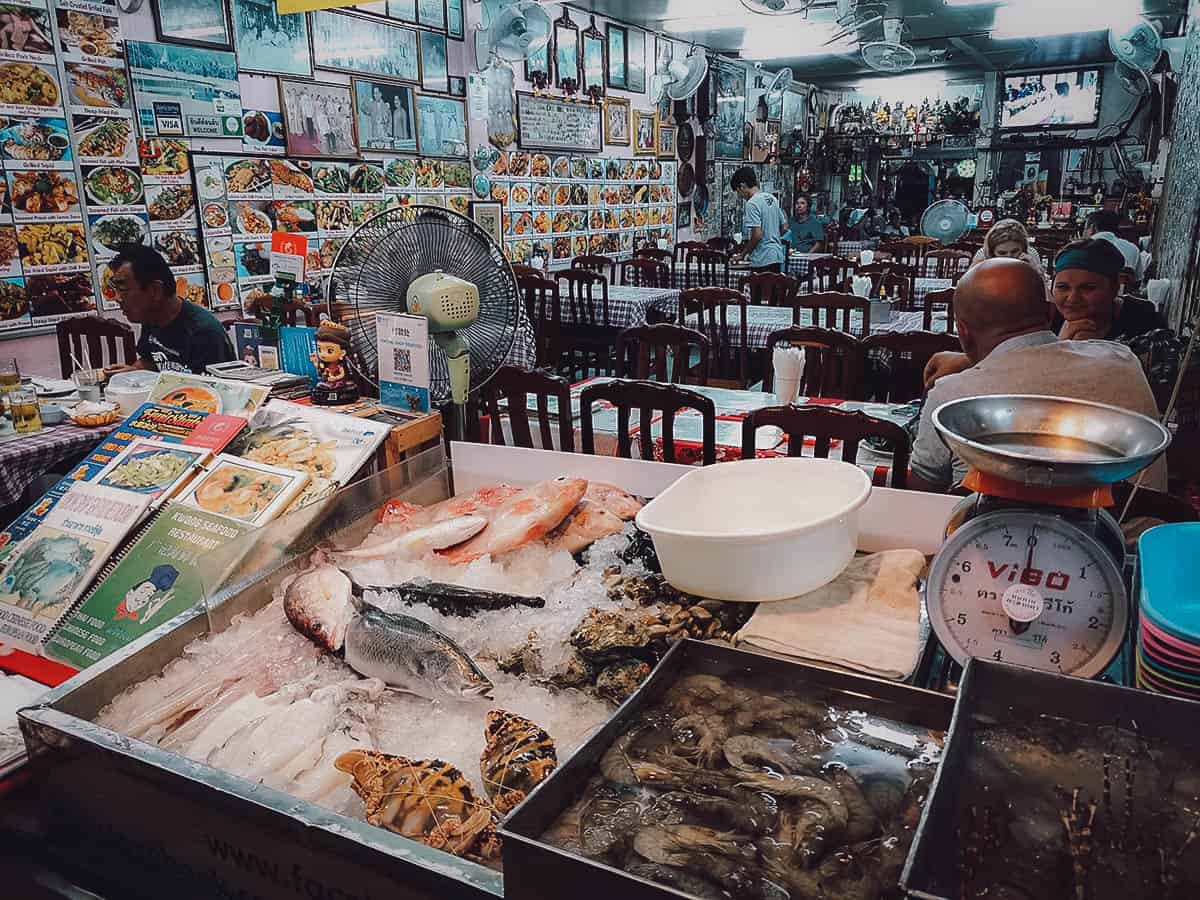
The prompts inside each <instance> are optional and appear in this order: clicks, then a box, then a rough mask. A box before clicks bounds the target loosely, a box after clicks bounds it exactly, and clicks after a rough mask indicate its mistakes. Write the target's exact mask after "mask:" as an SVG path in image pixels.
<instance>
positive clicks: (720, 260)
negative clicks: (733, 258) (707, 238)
mask: <svg viewBox="0 0 1200 900" xmlns="http://www.w3.org/2000/svg"><path fill="white" fill-rule="evenodd" d="M683 271H684V278H685V280H686V283H687V285H688V287H720V288H727V287H729V254H728V253H722V252H721V251H720V250H708V249H704V250H692V251H690V252H689V253H688V256H687V263H686V265H685V266H684V270H683Z"/></svg>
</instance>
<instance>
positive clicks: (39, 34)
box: [0, 0, 55, 65]
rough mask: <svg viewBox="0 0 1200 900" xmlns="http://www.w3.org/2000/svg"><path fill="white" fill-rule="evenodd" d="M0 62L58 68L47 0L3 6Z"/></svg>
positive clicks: (3, 4)
mask: <svg viewBox="0 0 1200 900" xmlns="http://www.w3.org/2000/svg"><path fill="white" fill-rule="evenodd" d="M0 35H2V36H3V37H2V39H0V48H2V49H0V59H11V60H16V61H19V62H34V63H49V64H50V65H54V61H55V60H54V39H53V37H52V36H51V29H50V13H49V12H48V11H47V9H46V3H45V0H34V2H17V3H0Z"/></svg>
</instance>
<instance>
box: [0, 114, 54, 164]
mask: <svg viewBox="0 0 1200 900" xmlns="http://www.w3.org/2000/svg"><path fill="white" fill-rule="evenodd" d="M0 124H3V127H0V157H2V158H3V159H4V162H5V165H6V166H8V167H11V166H9V164H10V163H11V164H19V165H20V167H21V168H25V169H69V168H71V159H72V154H71V138H70V135H68V134H67V120H66V119H61V118H36V117H13V118H9V119H6V120H4V122H3V123H0Z"/></svg>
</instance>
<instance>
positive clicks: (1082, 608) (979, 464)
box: [926, 395, 1170, 678]
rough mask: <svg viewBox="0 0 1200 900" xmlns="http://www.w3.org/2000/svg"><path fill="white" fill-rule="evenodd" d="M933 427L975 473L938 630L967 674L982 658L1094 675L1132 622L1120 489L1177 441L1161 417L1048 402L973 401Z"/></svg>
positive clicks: (943, 562) (937, 576) (939, 592)
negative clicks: (1118, 510)
mask: <svg viewBox="0 0 1200 900" xmlns="http://www.w3.org/2000/svg"><path fill="white" fill-rule="evenodd" d="M933 423H934V426H935V427H936V428H937V430H938V433H939V434H940V435H941V437H942V440H943V441H944V442H945V443H946V445H947V446H948V447H949V448H950V450H951V451H952V452H953V453H954V454H955V455H956V456H957V457H959V458H960V459H962V460H964V461H965V462H966V463H967V464H968V465H969V466H970V467H971V472H970V474H969V475H968V477H967V479H966V480H965V481H964V482H963V484H964V486H965V487H967V488H969V489H970V490H972V491H974V492H975V493H974V494H972V495H971V496H969V497H967V498H966V499H964V500H963V502H962V503H960V504H959V505H958V507H956V509H955V511H954V513H953V515H952V516H951V519H950V523H949V525H948V526H947V529H946V542H945V543H944V544H943V545H942V548H941V549H940V550H939V551H938V553H937V555H936V556H935V557H934V560H933V564H932V566H931V567H930V572H929V584H928V590H927V593H926V602H927V605H928V612H929V619H930V624H931V625H932V626H933V630H934V632H935V633H936V634H937V637H938V640H939V641H941V643H942V646H943V647H944V648H945V649H946V652H947V653H949V654H950V655H951V656H952V657H954V659H955V661H956V662H958V663H959V664H960V665H963V664H965V663H966V661H967V658H968V657H971V656H978V657H983V658H987V659H993V660H999V661H1001V662H1007V663H1013V664H1015V665H1021V666H1029V667H1031V668H1035V669H1042V670H1044V671H1049V672H1058V673H1061V674H1063V675H1075V676H1079V677H1083V678H1091V677H1094V676H1096V675H1098V674H1100V673H1101V672H1103V671H1104V670H1105V668H1107V666H1108V665H1109V663H1111V662H1112V660H1113V658H1114V657H1115V656H1116V655H1117V653H1118V652H1119V651H1120V649H1121V646H1122V644H1123V642H1124V640H1125V634H1126V627H1127V624H1128V621H1129V595H1128V592H1127V590H1126V587H1125V580H1124V576H1123V572H1124V564H1125V542H1124V538H1123V536H1122V534H1121V529H1120V527H1119V526H1118V524H1117V522H1116V520H1115V519H1114V518H1113V517H1112V516H1111V515H1110V514H1109V513H1108V512H1107V509H1106V507H1109V506H1112V503H1113V499H1112V491H1111V485H1112V484H1115V483H1116V482H1118V481H1123V480H1125V479H1127V478H1129V477H1131V476H1133V475H1136V474H1137V473H1138V472H1139V471H1141V470H1142V469H1144V468H1145V467H1146V466H1148V465H1150V463H1152V462H1153V461H1154V459H1155V458H1157V457H1158V456H1159V455H1160V454H1161V453H1162V452H1163V451H1164V450H1166V447H1167V444H1168V443H1169V442H1170V435H1169V434H1168V432H1167V430H1166V429H1165V428H1163V427H1162V425H1160V424H1159V423H1158V422H1156V421H1155V420H1154V419H1151V418H1149V417H1147V416H1142V415H1138V414H1137V413H1132V412H1129V411H1127V410H1124V409H1119V408H1117V407H1112V406H1106V405H1104V404H1100V403H1090V402H1086V401H1081V400H1067V399H1063V398H1058V397H1037V396H1024V395H1021V396H1014V395H1008V396H993V397H968V398H965V399H962V400H956V401H952V402H950V403H947V404H944V405H943V406H940V407H938V409H937V410H935V411H934V414H933Z"/></svg>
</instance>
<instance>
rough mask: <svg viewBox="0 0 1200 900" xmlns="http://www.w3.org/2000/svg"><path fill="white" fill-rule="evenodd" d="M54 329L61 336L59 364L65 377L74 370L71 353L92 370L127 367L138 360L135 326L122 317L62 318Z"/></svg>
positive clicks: (59, 340)
mask: <svg viewBox="0 0 1200 900" xmlns="http://www.w3.org/2000/svg"><path fill="white" fill-rule="evenodd" d="M55 332H56V333H57V337H58V365H59V370H60V371H61V372H62V377H63V378H70V377H71V373H72V372H74V371H75V364H74V363H73V362H72V361H71V353H72V352H74V354H75V357H76V359H78V360H79V361H80V362H81V363H83V364H85V365H90V366H91V367H92V368H93V369H103V368H104V367H105V366H116V365H126V366H128V365H132V364H133V363H135V362H136V361H137V338H136V337H135V336H134V333H133V329H132V328H131V327H130V326H129V325H127V324H126V323H125V322H122V321H120V320H119V319H105V318H103V317H101V316H80V317H79V318H76V319H63V320H62V321H61V322H59V323H58V324H57V325H55ZM118 343H119V344H120V346H118ZM85 348H86V349H85Z"/></svg>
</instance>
